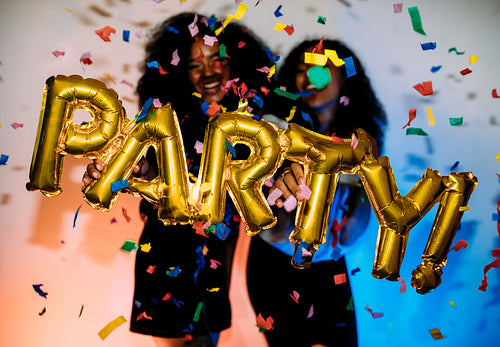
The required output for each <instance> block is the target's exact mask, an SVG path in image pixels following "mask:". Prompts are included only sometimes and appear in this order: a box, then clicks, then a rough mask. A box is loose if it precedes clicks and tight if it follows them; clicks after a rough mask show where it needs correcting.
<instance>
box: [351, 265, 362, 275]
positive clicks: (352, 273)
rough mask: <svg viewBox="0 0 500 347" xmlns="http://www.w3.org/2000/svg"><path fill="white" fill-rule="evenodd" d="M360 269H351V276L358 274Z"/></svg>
mask: <svg viewBox="0 0 500 347" xmlns="http://www.w3.org/2000/svg"><path fill="white" fill-rule="evenodd" d="M360 271H361V269H360V268H359V267H357V268H355V269H352V270H351V276H354V275H355V274H356V273H358V272H360Z"/></svg>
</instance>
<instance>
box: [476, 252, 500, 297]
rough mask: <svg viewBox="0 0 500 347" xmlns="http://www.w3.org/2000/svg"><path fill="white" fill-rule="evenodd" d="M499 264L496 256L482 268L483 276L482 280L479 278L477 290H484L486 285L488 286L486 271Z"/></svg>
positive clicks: (499, 260)
mask: <svg viewBox="0 0 500 347" xmlns="http://www.w3.org/2000/svg"><path fill="white" fill-rule="evenodd" d="M499 266H500V258H497V259H495V260H493V261H492V262H490V263H489V264H488V265H486V266H485V267H484V269H483V273H484V278H483V280H481V285H480V286H479V288H478V289H479V290H481V291H483V292H485V291H486V287H487V286H488V277H486V273H487V272H488V271H490V270H491V269H492V268H497V267H499Z"/></svg>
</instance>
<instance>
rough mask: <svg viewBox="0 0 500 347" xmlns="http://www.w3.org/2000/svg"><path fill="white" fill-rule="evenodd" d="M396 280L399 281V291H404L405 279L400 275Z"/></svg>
mask: <svg viewBox="0 0 500 347" xmlns="http://www.w3.org/2000/svg"><path fill="white" fill-rule="evenodd" d="M398 281H399V282H400V283H401V286H400V287H399V293H400V294H402V293H406V283H405V280H404V279H402V278H401V277H398Z"/></svg>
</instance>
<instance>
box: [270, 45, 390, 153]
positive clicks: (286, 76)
mask: <svg viewBox="0 0 500 347" xmlns="http://www.w3.org/2000/svg"><path fill="white" fill-rule="evenodd" d="M319 41H320V39H315V40H306V41H303V42H301V43H300V44H299V45H297V46H296V47H295V48H293V49H292V51H291V52H290V53H289V54H288V56H287V58H286V59H285V61H284V63H283V65H282V67H281V68H280V70H279V73H278V83H279V84H280V85H282V86H285V87H286V88H287V91H289V92H292V93H295V92H297V86H296V84H295V76H296V75H297V67H298V66H299V65H300V64H301V63H303V62H304V55H303V54H304V52H305V51H307V50H308V49H311V48H313V47H315V46H316V45H317V44H318V42H319ZM323 48H326V49H332V50H335V51H337V55H338V56H339V58H341V59H343V58H347V57H352V59H353V62H354V66H355V68H356V74H355V75H353V76H350V77H348V78H347V74H346V71H345V69H342V75H343V77H344V78H343V83H342V86H341V89H340V94H339V96H347V97H348V98H349V104H348V105H346V106H342V105H340V106H339V105H337V107H334V108H333V110H334V111H335V117H333V121H332V123H331V124H330V125H329V127H328V130H329V131H330V132H331V133H335V135H336V136H339V137H343V138H347V137H350V136H351V134H352V133H353V132H354V131H355V129H357V128H362V129H364V130H366V131H367V132H368V134H370V135H371V136H372V137H373V138H375V140H376V142H377V146H378V151H379V153H380V152H382V146H383V138H384V129H385V127H386V125H387V118H386V113H385V111H384V109H383V107H382V105H381V104H380V102H379V101H378V99H377V97H376V96H375V92H374V91H373V88H372V86H371V83H370V80H369V79H368V77H367V76H366V73H365V70H364V68H363V66H362V65H361V62H360V61H359V59H358V58H357V56H356V55H355V54H354V52H353V51H352V50H350V49H349V48H348V47H346V46H345V45H344V44H343V43H342V42H340V41H337V40H326V39H324V40H323ZM338 103H339V100H337V104H338ZM301 107H303V108H304V109H308V107H307V106H306V105H301ZM309 111H310V112H312V113H314V111H313V110H312V109H310V108H309ZM332 112H333V111H332Z"/></svg>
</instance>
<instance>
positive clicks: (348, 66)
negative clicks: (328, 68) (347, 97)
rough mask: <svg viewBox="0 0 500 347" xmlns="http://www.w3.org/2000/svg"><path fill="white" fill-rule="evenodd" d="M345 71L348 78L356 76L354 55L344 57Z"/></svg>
mask: <svg viewBox="0 0 500 347" xmlns="http://www.w3.org/2000/svg"><path fill="white" fill-rule="evenodd" d="M344 63H345V71H346V73H347V76H346V77H347V78H349V77H351V76H354V75H355V74H356V68H355V67H354V61H353V59H352V57H347V58H344Z"/></svg>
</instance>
